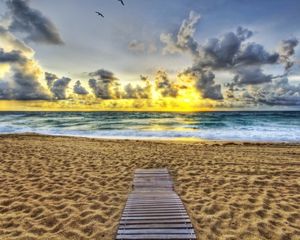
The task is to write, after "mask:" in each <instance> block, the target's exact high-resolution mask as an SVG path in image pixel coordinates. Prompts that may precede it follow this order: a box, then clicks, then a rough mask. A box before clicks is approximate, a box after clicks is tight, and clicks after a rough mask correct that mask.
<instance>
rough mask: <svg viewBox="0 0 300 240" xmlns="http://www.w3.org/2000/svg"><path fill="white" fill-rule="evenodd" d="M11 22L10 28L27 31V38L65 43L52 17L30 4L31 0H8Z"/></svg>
mask: <svg viewBox="0 0 300 240" xmlns="http://www.w3.org/2000/svg"><path fill="white" fill-rule="evenodd" d="M6 4H7V6H8V9H9V14H10V17H11V23H10V26H9V30H11V31H14V32H21V33H25V35H26V40H28V41H33V42H37V43H45V44H63V41H62V38H61V36H60V34H59V32H58V30H57V28H56V27H55V25H54V24H53V23H52V21H51V20H50V19H48V18H47V17H45V16H44V15H43V14H42V13H41V12H40V11H38V10H36V9H32V8H31V7H30V6H29V0H7V1H6Z"/></svg>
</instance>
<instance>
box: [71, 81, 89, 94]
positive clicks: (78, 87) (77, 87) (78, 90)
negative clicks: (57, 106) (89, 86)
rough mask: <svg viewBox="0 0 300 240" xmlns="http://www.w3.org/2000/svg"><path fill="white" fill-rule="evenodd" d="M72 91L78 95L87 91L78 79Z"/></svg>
mask: <svg viewBox="0 0 300 240" xmlns="http://www.w3.org/2000/svg"><path fill="white" fill-rule="evenodd" d="M73 91H74V93H76V94H78V95H87V94H89V92H88V91H87V90H86V89H85V87H83V86H82V85H81V82H80V81H76V83H75V85H74V87H73Z"/></svg>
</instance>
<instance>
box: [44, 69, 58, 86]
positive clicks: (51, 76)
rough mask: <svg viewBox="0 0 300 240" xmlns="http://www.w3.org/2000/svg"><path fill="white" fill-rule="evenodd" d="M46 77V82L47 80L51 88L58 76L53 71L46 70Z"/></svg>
mask: <svg viewBox="0 0 300 240" xmlns="http://www.w3.org/2000/svg"><path fill="white" fill-rule="evenodd" d="M45 79H46V82H47V86H48V87H49V88H51V87H52V85H53V83H54V81H55V80H57V79H58V77H57V76H56V75H55V74H53V73H49V72H45Z"/></svg>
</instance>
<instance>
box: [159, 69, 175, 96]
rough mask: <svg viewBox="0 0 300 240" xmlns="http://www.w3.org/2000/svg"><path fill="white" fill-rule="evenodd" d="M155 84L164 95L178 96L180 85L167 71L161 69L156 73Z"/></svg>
mask: <svg viewBox="0 0 300 240" xmlns="http://www.w3.org/2000/svg"><path fill="white" fill-rule="evenodd" d="M155 86H156V89H157V90H158V91H159V92H160V93H161V95H162V96H163V97H174V98H176V97H177V96H178V86H176V84H175V82H172V81H171V80H170V79H169V77H168V74H167V73H166V72H165V71H161V70H160V71H158V72H157V73H156V76H155Z"/></svg>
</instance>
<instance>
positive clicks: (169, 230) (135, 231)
mask: <svg viewBox="0 0 300 240" xmlns="http://www.w3.org/2000/svg"><path fill="white" fill-rule="evenodd" d="M193 233H194V230H192V229H173V228H164V229H156V228H153V229H126V230H119V231H118V234H129V235H131V234H193Z"/></svg>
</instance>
